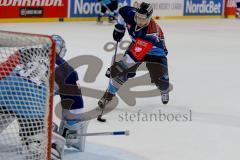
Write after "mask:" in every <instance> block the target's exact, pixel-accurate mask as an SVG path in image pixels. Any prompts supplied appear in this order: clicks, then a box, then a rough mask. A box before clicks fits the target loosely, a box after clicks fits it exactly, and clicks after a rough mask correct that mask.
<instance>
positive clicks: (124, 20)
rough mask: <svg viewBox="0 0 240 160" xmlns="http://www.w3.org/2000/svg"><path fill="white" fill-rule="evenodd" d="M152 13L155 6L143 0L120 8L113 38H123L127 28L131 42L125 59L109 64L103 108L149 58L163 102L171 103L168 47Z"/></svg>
mask: <svg viewBox="0 0 240 160" xmlns="http://www.w3.org/2000/svg"><path fill="white" fill-rule="evenodd" d="M152 14H153V7H152V6H151V5H150V4H149V3H144V2H143V3H141V4H140V6H139V8H134V7H130V6H125V7H122V8H120V10H119V16H118V22H117V24H116V25H115V29H114V31H113V38H114V40H115V41H117V42H119V41H121V39H122V38H123V36H124V34H125V29H126V28H127V30H128V33H129V35H130V37H131V38H132V43H131V45H130V46H129V48H128V49H127V51H126V52H125V55H124V56H123V57H122V59H121V60H120V61H119V62H115V63H114V64H113V65H112V66H111V67H110V76H109V77H110V78H111V79H110V82H109V85H108V89H107V91H106V92H105V94H104V96H103V97H102V98H101V99H100V100H99V102H98V105H99V107H100V108H104V107H105V106H106V105H107V103H108V102H109V101H111V100H112V97H113V96H115V94H116V93H117V91H118V90H119V88H120V87H121V85H123V84H124V83H125V82H126V81H127V80H128V78H130V77H132V75H134V74H132V73H134V72H135V71H136V69H137V68H138V66H139V65H140V64H141V63H142V62H147V63H146V66H147V69H148V70H149V73H150V78H151V81H152V83H154V84H155V85H156V86H157V87H158V88H159V90H160V92H161V98H162V102H163V104H167V103H168V101H169V77H168V64H167V57H166V56H167V54H168V51H167V48H166V46H165V41H164V35H163V32H162V30H161V28H160V27H159V26H158V24H157V23H156V22H155V21H154V20H153V19H152V18H151V17H152Z"/></svg>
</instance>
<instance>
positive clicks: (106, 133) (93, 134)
mask: <svg viewBox="0 0 240 160" xmlns="http://www.w3.org/2000/svg"><path fill="white" fill-rule="evenodd" d="M124 135H125V136H129V135H130V132H129V131H128V130H126V131H115V132H97V133H85V134H77V135H76V134H73V135H71V134H68V137H67V139H76V138H78V137H82V136H124Z"/></svg>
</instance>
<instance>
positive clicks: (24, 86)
mask: <svg viewBox="0 0 240 160" xmlns="http://www.w3.org/2000/svg"><path fill="white" fill-rule="evenodd" d="M54 67H55V43H54V41H53V40H52V39H51V36H46V35H37V34H27V33H17V32H8V31H0V160H6V159H8V160H50V159H51V158H50V157H51V132H52V114H53V109H52V108H53V88H54V87H53V85H54Z"/></svg>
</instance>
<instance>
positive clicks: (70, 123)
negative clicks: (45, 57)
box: [52, 35, 88, 151]
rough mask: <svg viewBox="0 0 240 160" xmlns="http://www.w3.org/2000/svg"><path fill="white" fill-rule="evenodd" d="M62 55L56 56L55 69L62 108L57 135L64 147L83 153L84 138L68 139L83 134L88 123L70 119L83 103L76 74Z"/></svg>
mask: <svg viewBox="0 0 240 160" xmlns="http://www.w3.org/2000/svg"><path fill="white" fill-rule="evenodd" d="M52 37H53V39H55V41H56V42H57V43H59V44H61V41H63V42H64V40H63V39H62V38H61V37H60V36H57V35H53V36H52ZM58 40H59V42H58ZM64 43H65V42H64ZM59 46H61V45H59ZM64 46H65V45H64ZM63 48H64V47H60V48H59V49H58V48H57V53H58V50H59V52H60V51H61V50H62V49H63ZM61 55H62V56H61ZM63 55H65V53H64V54H63V53H61V52H60V54H57V59H56V65H57V67H56V68H55V82H56V85H57V88H59V90H58V94H59V95H60V97H61V106H62V120H61V123H60V127H59V130H58V133H59V134H60V135H62V136H63V137H64V138H66V145H67V146H68V147H74V148H76V149H78V150H79V151H84V147H85V137H80V138H78V139H70V138H69V137H68V136H69V135H70V136H73V137H79V136H77V135H79V134H83V133H85V132H86V129H87V125H88V122H80V120H81V119H80V118H81V117H79V119H74V120H73V119H72V118H71V116H72V115H74V114H80V113H82V112H83V108H84V103H83V99H82V95H81V89H80V87H79V85H78V84H77V81H78V74H77V72H76V71H75V70H74V69H73V68H72V66H70V65H69V64H68V63H67V62H66V61H65V60H64V59H63Z"/></svg>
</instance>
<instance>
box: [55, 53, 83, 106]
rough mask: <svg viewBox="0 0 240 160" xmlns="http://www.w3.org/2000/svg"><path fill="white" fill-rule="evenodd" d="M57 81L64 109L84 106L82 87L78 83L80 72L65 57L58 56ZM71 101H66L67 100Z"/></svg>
mask: <svg viewBox="0 0 240 160" xmlns="http://www.w3.org/2000/svg"><path fill="white" fill-rule="evenodd" d="M56 65H57V67H56V69H55V82H56V83H57V84H58V87H59V95H60V97H61V104H62V107H63V108H64V109H69V110H74V109H80V108H83V105H84V104H83V99H82V95H81V89H80V88H79V87H78V85H77V81H78V74H77V72H76V71H75V70H74V68H73V67H72V66H70V65H69V64H68V63H67V62H66V61H65V60H64V59H63V58H61V57H59V56H58V55H57V56H56ZM69 100H70V101H71V102H70V103H66V101H69Z"/></svg>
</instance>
